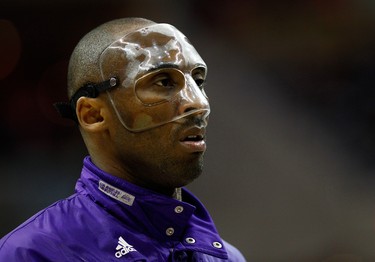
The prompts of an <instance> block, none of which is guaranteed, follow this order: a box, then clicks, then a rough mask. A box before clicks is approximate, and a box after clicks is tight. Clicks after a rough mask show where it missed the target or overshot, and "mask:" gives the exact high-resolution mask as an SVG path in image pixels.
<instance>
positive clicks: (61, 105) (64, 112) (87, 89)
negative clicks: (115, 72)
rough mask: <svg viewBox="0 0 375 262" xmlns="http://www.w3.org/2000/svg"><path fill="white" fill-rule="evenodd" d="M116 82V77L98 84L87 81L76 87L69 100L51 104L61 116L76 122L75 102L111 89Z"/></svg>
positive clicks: (116, 84)
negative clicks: (78, 87)
mask: <svg viewBox="0 0 375 262" xmlns="http://www.w3.org/2000/svg"><path fill="white" fill-rule="evenodd" d="M118 84H119V81H118V79H117V78H116V77H111V78H110V79H109V80H107V81H104V82H101V83H98V84H92V83H88V84H86V85H84V86H82V87H81V88H80V89H78V90H77V92H75V93H74V95H73V96H72V98H71V99H70V101H69V102H57V103H54V104H53V106H54V107H55V108H56V110H57V112H59V114H60V115H61V116H62V117H64V118H69V119H72V120H74V121H75V122H76V123H78V119H77V115H76V104H77V101H78V99H79V98H80V97H82V96H84V97H91V98H95V97H98V95H99V94H100V93H102V92H104V91H106V90H109V89H112V88H114V87H116V86H118Z"/></svg>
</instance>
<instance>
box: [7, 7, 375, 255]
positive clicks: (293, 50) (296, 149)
mask: <svg viewBox="0 0 375 262" xmlns="http://www.w3.org/2000/svg"><path fill="white" fill-rule="evenodd" d="M127 16H140V17H145V18H149V19H151V20H154V21H156V22H166V23H170V24H173V25H175V26H176V27H177V28H179V29H180V30H181V31H182V32H183V33H184V34H185V35H187V36H188V37H189V39H190V40H191V42H193V44H194V46H195V47H196V49H197V50H198V51H199V53H200V54H201V56H202V57H203V58H204V59H205V61H206V63H207V64H208V66H209V74H208V87H207V93H208V95H209V97H210V102H211V107H212V113H211V117H210V125H209V137H208V151H207V154H206V161H205V172H204V174H203V176H202V177H201V178H200V179H198V180H197V181H196V182H194V183H193V184H192V185H190V186H189V188H190V189H191V190H192V191H193V192H194V193H195V194H197V195H198V196H199V197H200V198H201V199H202V201H203V202H204V203H205V204H206V206H207V208H208V209H209V210H210V212H211V214H212V216H213V218H214V220H215V221H216V224H217V227H218V230H219V232H220V233H221V235H222V237H223V238H225V239H226V240H228V241H229V242H231V243H233V244H234V245H236V246H237V247H238V248H239V249H241V251H242V252H243V254H244V255H245V256H246V257H247V258H248V260H249V261H374V260H375V190H374V188H375V179H374V178H375V172H374V169H375V161H374V157H375V147H374V145H375V132H374V131H375V96H374V95H375V89H374V84H375V74H374V70H375V60H374V58H375V45H374V44H375V29H374V22H375V2H373V1H364V0H359V1H348V0H342V1H339V0H335V1H330V0H327V1H324V0H308V1H276V0H274V1H260V0H257V1H251V0H250V1H240V0H225V1H198V0H190V1H187V0H179V1H172V0H171V1H163V0H160V1H153V0H149V1H145V0H141V1H125V0H122V1H114V0H106V1H93V0H91V1H88V0H87V1H83V0H76V1H72V0H66V1H62V0H58V1H42V0H34V1H21V0H13V1H11V0H8V1H7V0H5V1H4V0H3V1H2V2H1V3H0V92H1V93H0V107H1V108H0V115H1V121H0V134H1V135H0V139H1V150H0V172H1V190H0V210H1V212H0V236H3V235H5V234H6V233H7V232H9V231H10V230H11V229H13V228H14V227H16V226H17V225H18V224H20V223H21V222H23V221H24V220H25V219H26V218H28V217H30V216H31V215H32V214H34V213H35V212H37V211H38V210H40V209H41V208H43V207H45V206H47V205H49V204H51V203H53V202H54V201H56V200H58V199H60V198H63V197H66V196H68V195H70V194H71V193H73V190H74V184H75V181H76V179H77V178H78V176H79V173H80V169H81V165H82V159H83V157H84V156H85V155H86V150H85V148H84V145H83V142H82V141H81V138H80V135H79V132H78V130H77V129H76V128H75V126H74V125H73V124H72V123H70V122H69V121H67V120H63V119H60V118H59V117H58V115H57V113H55V111H54V109H53V107H52V103H53V102H55V101H61V100H66V95H65V87H66V73H67V63H68V61H69V56H70V54H71V52H72V50H73V48H74V46H75V45H76V44H77V42H78V41H79V39H80V38H81V37H82V36H83V35H84V34H86V33H87V32H88V31H90V30H91V29H93V28H94V27H96V26H98V25H100V24H102V23H104V22H106V21H109V20H112V19H115V18H120V17H127Z"/></svg>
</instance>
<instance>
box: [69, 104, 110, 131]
mask: <svg viewBox="0 0 375 262" xmlns="http://www.w3.org/2000/svg"><path fill="white" fill-rule="evenodd" d="M102 109H103V105H102V103H101V101H99V100H98V99H97V98H89V97H81V98H79V99H78V101H77V106H76V114H77V118H78V122H79V124H80V126H81V127H82V128H84V129H86V130H91V131H99V130H101V129H103V126H104V124H105V121H104V117H103V115H102Z"/></svg>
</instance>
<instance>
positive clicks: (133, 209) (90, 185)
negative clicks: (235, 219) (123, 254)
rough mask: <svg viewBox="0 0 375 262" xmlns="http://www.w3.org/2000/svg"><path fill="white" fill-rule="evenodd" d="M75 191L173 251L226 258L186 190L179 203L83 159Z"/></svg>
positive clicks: (204, 213)
mask: <svg viewBox="0 0 375 262" xmlns="http://www.w3.org/2000/svg"><path fill="white" fill-rule="evenodd" d="M76 191H77V192H78V193H83V194H88V195H89V196H90V197H91V198H92V199H93V200H94V201H95V202H96V203H97V204H99V205H101V206H102V207H103V208H104V209H106V211H107V212H109V213H110V214H112V215H113V216H115V217H116V218H117V219H118V220H120V221H121V222H123V223H126V224H127V225H129V226H130V227H132V228H134V229H137V230H139V231H140V232H147V234H148V235H149V236H151V237H153V238H155V239H158V240H159V241H160V242H163V243H168V244H170V245H173V247H174V249H175V250H176V251H178V250H192V251H199V252H202V253H206V254H208V255H212V256H216V257H219V258H224V259H226V258H227V252H226V250H225V248H224V245H223V241H222V239H221V238H220V236H219V234H218V233H217V230H216V228H215V225H214V223H213V221H212V219H211V217H210V215H209V214H208V212H207V210H206V209H205V207H204V206H203V204H202V203H201V202H200V201H199V200H198V199H197V198H196V197H195V196H194V195H193V194H192V193H190V192H189V191H188V190H187V189H185V188H182V200H183V201H178V200H176V199H174V198H172V197H168V196H165V195H162V194H158V193H156V192H153V191H151V190H148V189H145V188H142V187H139V186H136V185H134V184H131V183H129V182H127V181H125V180H123V179H120V178H118V177H115V176H112V175H110V174H108V173H106V172H104V171H103V170H101V169H99V168H98V167H97V166H95V165H94V164H93V163H92V161H91V158H90V157H86V158H85V159H84V165H83V169H82V172H81V177H80V179H79V180H78V182H77V185H76Z"/></svg>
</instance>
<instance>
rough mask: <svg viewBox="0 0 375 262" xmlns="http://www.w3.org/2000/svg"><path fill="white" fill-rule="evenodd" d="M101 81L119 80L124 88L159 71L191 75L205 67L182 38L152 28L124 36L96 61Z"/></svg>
mask: <svg viewBox="0 0 375 262" xmlns="http://www.w3.org/2000/svg"><path fill="white" fill-rule="evenodd" d="M99 60H100V61H99V64H100V70H101V75H102V79H103V80H105V79H108V78H110V77H113V76H118V77H120V79H121V81H122V85H123V86H125V87H128V86H131V85H133V84H134V81H135V80H136V79H137V78H139V77H140V76H142V75H143V74H144V73H146V72H149V71H151V70H153V69H158V68H161V67H177V68H179V69H181V70H183V71H185V70H186V71H191V70H193V69H194V68H197V67H204V68H206V64H205V63H204V61H203V59H202V58H201V57H200V55H199V54H198V52H197V51H196V50H195V48H194V47H193V46H192V45H191V44H190V42H189V40H188V39H187V37H186V36H185V35H183V34H182V33H181V32H180V31H178V30H177V29H176V28H175V27H174V26H172V25H169V24H155V25H151V26H147V27H144V28H141V29H139V30H136V31H134V32H131V33H129V34H126V35H125V36H123V37H122V38H120V39H118V40H116V41H115V42H113V43H112V44H111V45H110V46H108V47H107V48H106V49H105V50H104V51H103V53H102V54H101V55H100V58H99Z"/></svg>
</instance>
